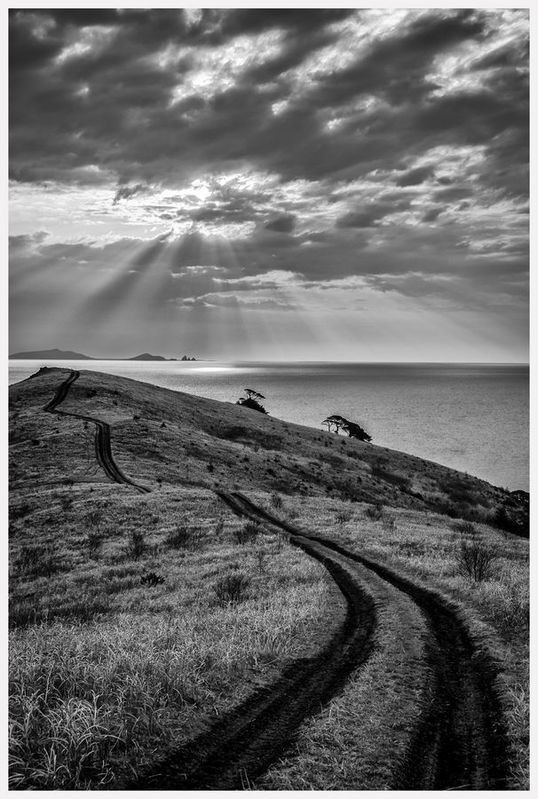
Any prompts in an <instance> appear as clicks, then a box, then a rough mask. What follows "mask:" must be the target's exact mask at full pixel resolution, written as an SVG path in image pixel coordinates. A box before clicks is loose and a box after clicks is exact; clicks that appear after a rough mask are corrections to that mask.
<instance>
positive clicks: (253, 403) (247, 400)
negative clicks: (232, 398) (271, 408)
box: [235, 388, 267, 413]
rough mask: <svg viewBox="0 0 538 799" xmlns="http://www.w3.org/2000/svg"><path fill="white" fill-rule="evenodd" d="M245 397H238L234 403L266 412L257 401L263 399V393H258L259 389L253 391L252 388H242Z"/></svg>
mask: <svg viewBox="0 0 538 799" xmlns="http://www.w3.org/2000/svg"><path fill="white" fill-rule="evenodd" d="M244 392H245V394H246V395H247V396H246V397H240V398H239V399H238V400H237V402H236V403H235V404H236V405H243V406H244V407H245V408H252V410H253V411H259V412H260V413H267V411H266V410H265V408H264V407H263V405H262V404H261V403H260V402H258V400H261V399H265V397H264V396H263V394H260V392H259V391H255V390H254V389H253V388H245V389H244Z"/></svg>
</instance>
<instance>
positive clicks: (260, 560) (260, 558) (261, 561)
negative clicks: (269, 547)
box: [255, 549, 267, 574]
mask: <svg viewBox="0 0 538 799" xmlns="http://www.w3.org/2000/svg"><path fill="white" fill-rule="evenodd" d="M266 556H267V552H266V551H265V550H264V549H258V550H257V551H256V553H255V557H256V562H257V564H258V571H259V572H260V574H261V573H263V572H264V571H265V570H266V568H267V564H266Z"/></svg>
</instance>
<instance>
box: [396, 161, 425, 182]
mask: <svg viewBox="0 0 538 799" xmlns="http://www.w3.org/2000/svg"><path fill="white" fill-rule="evenodd" d="M432 172H433V170H432V168H431V167H427V166H423V167H418V168H417V169H410V170H409V171H408V172H405V173H404V174H403V175H402V176H401V177H399V178H398V180H397V181H396V185H397V186H417V185H418V184H419V183H424V181H425V180H428V178H429V177H431V175H432Z"/></svg>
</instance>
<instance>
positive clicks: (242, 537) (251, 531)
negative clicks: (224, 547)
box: [235, 519, 260, 544]
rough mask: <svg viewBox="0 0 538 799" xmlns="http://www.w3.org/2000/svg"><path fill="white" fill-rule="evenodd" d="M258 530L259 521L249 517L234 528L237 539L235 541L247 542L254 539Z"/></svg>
mask: <svg viewBox="0 0 538 799" xmlns="http://www.w3.org/2000/svg"><path fill="white" fill-rule="evenodd" d="M259 532H260V525H259V523H258V522H254V521H252V520H251V519H249V520H248V522H245V524H243V525H242V526H241V527H238V528H237V529H236V531H235V537H236V539H237V543H238V544H248V542H249V541H254V539H255V538H257V537H258V534H259Z"/></svg>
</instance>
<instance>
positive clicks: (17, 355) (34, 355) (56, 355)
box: [9, 349, 196, 361]
mask: <svg viewBox="0 0 538 799" xmlns="http://www.w3.org/2000/svg"><path fill="white" fill-rule="evenodd" d="M9 358H10V359H12V360H40V359H44V360H49V361H52V360H54V361H195V360H196V358H194V357H192V356H189V355H182V356H181V358H165V357H164V355H151V353H149V352H143V353H142V354H141V355H134V356H133V357H132V358H94V357H92V356H91V355H83V354H82V353H80V352H72V351H71V350H58V349H54V350H35V351H32V352H14V353H12V354H11V355H10V356H9Z"/></svg>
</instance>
